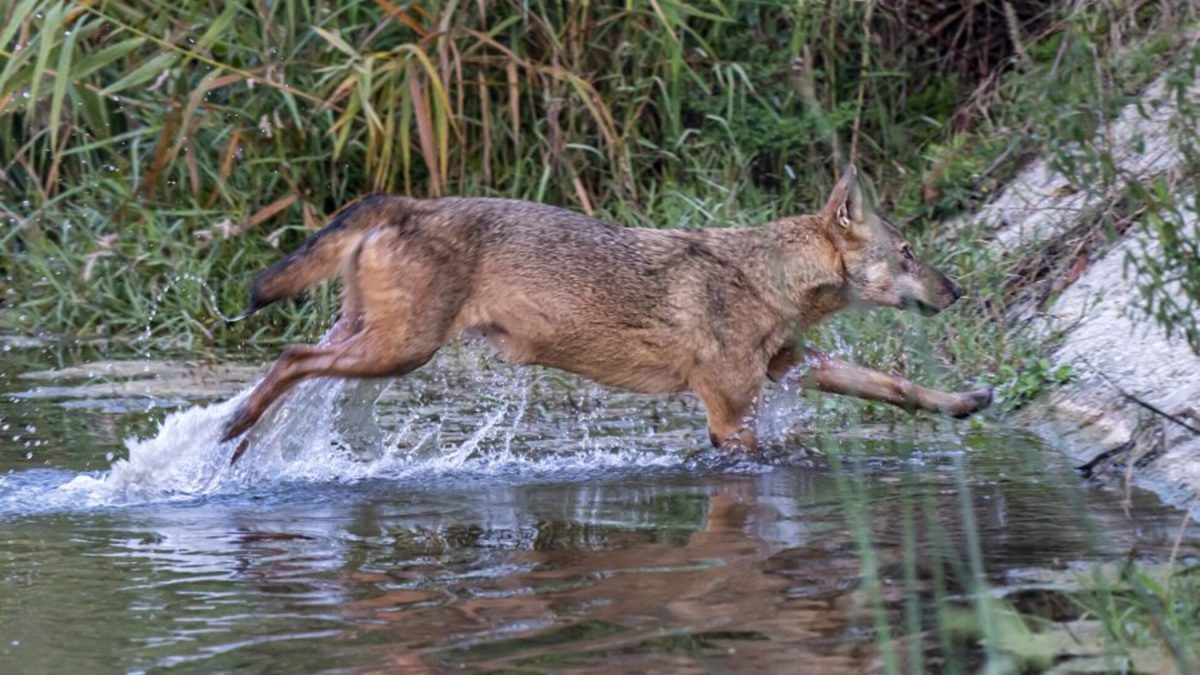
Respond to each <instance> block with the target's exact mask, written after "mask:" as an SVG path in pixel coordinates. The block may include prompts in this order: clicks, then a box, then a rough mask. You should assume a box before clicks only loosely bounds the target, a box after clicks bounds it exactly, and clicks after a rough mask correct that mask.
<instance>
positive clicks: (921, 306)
mask: <svg viewBox="0 0 1200 675" xmlns="http://www.w3.org/2000/svg"><path fill="white" fill-rule="evenodd" d="M903 302H904V308H905V309H915V310H917V311H918V312H920V313H921V314H922V315H924V316H933V315H934V314H937V313H939V312H941V311H942V308H941V307H935V306H933V305H931V304H929V303H928V302H925V301H924V300H919V299H917V298H904V300H903Z"/></svg>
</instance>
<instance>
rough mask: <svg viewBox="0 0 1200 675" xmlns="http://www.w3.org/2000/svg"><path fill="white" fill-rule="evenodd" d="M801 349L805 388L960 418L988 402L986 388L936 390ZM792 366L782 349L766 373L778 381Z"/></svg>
mask: <svg viewBox="0 0 1200 675" xmlns="http://www.w3.org/2000/svg"><path fill="white" fill-rule="evenodd" d="M804 351H805V364H804V365H806V366H807V370H806V371H804V373H803V374H802V375H801V376H800V383H801V385H802V386H803V387H804V388H806V389H816V390H818V391H824V392H827V393H830V394H841V395H843V396H855V397H857V398H864V399H867V400H869V401H881V402H883V403H890V404H892V405H894V406H897V407H900V408H904V409H905V410H909V411H913V410H928V411H929V412H936V413H944V414H948V415H952V416H954V417H960V418H961V417H967V416H969V415H971V414H974V413H976V412H979V411H980V410H983V409H984V408H986V407H988V406H989V405H991V403H992V390H991V389H990V388H987V389H978V390H976V391H968V392H946V391H938V390H936V389H928V388H926V387H922V386H921V385H919V384H914V383H912V382H910V381H908V380H906V379H904V378H901V377H894V376H892V375H885V374H883V373H881V372H879V371H876V370H871V369H869V368H863V367H862V366H856V365H854V364H852V363H848V362H846V361H842V360H841V359H836V358H834V357H832V356H829V355H828V354H825V353H823V352H819V351H817V350H815V349H805V350H804ZM795 365H796V360H795V358H794V355H793V352H792V351H791V350H790V349H787V350H784V351H782V352H780V353H779V354H777V355H776V356H775V358H774V359H772V361H771V366H770V369H769V375H770V377H771V379H772V380H775V381H779V380H780V379H782V378H783V376H784V375H785V374H787V372H788V371H789V370H791V368H792V367H793V366H795Z"/></svg>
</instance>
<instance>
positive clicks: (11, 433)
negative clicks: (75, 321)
mask: <svg viewBox="0 0 1200 675" xmlns="http://www.w3.org/2000/svg"><path fill="white" fill-rule="evenodd" d="M5 357H6V358H5V360H4V365H3V366H0V378H2V379H0V391H2V392H3V400H2V401H0V584H2V588H3V591H2V593H0V672H14V673H15V672H70V671H83V670H85V669H86V670H88V671H90V672H129V671H143V670H155V669H159V668H165V667H176V668H178V669H180V670H183V671H184V672H212V671H231V670H245V671H249V672H319V671H329V672H367V671H388V672H423V671H434V670H443V669H460V668H468V669H472V670H501V671H503V670H521V671H524V672H530V671H532V672H539V671H555V672H557V671H561V670H571V669H573V670H577V671H580V672H587V671H592V670H596V671H600V670H603V671H608V672H625V671H665V670H674V671H680V672H750V671H755V670H764V671H775V672H798V671H797V670H796V668H797V664H801V663H802V664H804V666H805V667H804V669H803V670H804V672H863V671H871V670H876V669H878V668H880V666H881V663H882V661H881V659H882V658H883V656H882V655H881V652H880V650H879V648H878V644H879V638H880V630H881V629H880V625H879V623H878V622H876V621H874V620H873V615H872V613H871V609H872V607H877V608H878V609H880V610H881V611H883V612H884V615H885V616H886V617H887V620H888V621H887V623H888V627H887V628H886V630H887V631H888V633H889V635H891V636H893V637H896V636H903V635H909V638H908V639H910V640H911V641H912V642H913V644H915V645H917V646H916V647H913V646H911V645H910V646H908V647H905V649H907V650H908V651H910V652H916V653H919V654H921V655H923V656H921V658H924V659H927V661H926V665H928V666H929V667H930V668H932V669H939V668H941V667H943V665H944V663H943V660H944V659H946V658H951V657H953V658H956V659H963V660H965V661H966V662H968V663H969V662H970V660H971V659H972V658H975V656H974V655H976V652H977V651H978V650H977V649H975V648H973V646H972V644H970V642H969V641H968V642H966V643H964V644H961V645H949V647H947V645H945V644H935V643H936V639H935V638H934V637H932V634H931V633H927V634H924V635H918V634H917V633H918V631H919V630H920V629H921V628H922V627H924V628H925V629H926V630H928V628H929V625H930V622H931V621H934V620H935V617H936V614H937V609H938V607H945V606H947V605H953V604H954V603H964V604H965V603H966V602H967V597H968V594H969V591H970V590H972V589H973V588H975V584H976V583H977V582H978V581H979V579H977V577H976V575H975V574H974V573H973V569H974V567H973V564H974V563H975V562H977V563H978V564H979V565H982V570H981V571H982V577H983V579H982V581H986V582H987V583H988V584H989V585H991V586H992V587H994V588H995V589H996V593H997V594H1003V592H1004V591H1005V589H1011V588H1015V587H1016V584H1017V582H1016V581H1015V580H1017V579H1020V578H1022V575H1023V574H1026V573H1027V572H1028V570H1030V569H1042V568H1051V569H1063V568H1067V569H1072V568H1078V569H1080V570H1084V569H1086V568H1087V567H1088V565H1090V564H1092V563H1095V562H1102V561H1113V560H1120V559H1122V557H1123V556H1126V555H1128V554H1129V553H1130V551H1133V550H1136V551H1137V555H1138V556H1139V557H1141V558H1142V559H1145V560H1164V559H1166V558H1167V557H1168V556H1169V555H1170V551H1171V548H1172V545H1173V544H1174V541H1175V538H1176V536H1177V535H1178V534H1179V530H1178V528H1179V525H1180V523H1181V521H1182V514H1181V513H1179V512H1176V511H1174V510H1171V509H1169V508H1167V507H1164V506H1162V505H1161V504H1160V503H1158V502H1157V501H1156V500H1155V499H1154V498H1153V497H1152V496H1150V495H1148V494H1144V493H1141V492H1135V493H1133V502H1132V505H1131V507H1130V509H1129V512H1128V514H1126V510H1125V508H1124V506H1123V504H1122V497H1123V495H1122V494H1121V493H1119V492H1117V491H1113V490H1110V489H1103V488H1098V487H1095V486H1090V485H1087V484H1086V483H1085V482H1084V481H1083V480H1082V479H1081V478H1080V477H1079V476H1078V475H1077V474H1076V473H1075V472H1074V471H1073V470H1072V468H1071V467H1070V466H1069V465H1068V464H1067V463H1066V462H1065V460H1064V459H1063V458H1061V457H1060V456H1059V455H1057V454H1056V453H1055V452H1053V451H1052V450H1050V449H1048V448H1046V447H1045V446H1043V445H1042V444H1041V443H1040V442H1039V441H1038V440H1037V439H1036V438H1034V437H1032V436H1030V435H1027V434H1025V433H1023V432H1021V431H1020V430H1014V429H1005V428H1003V427H996V426H994V425H988V426H986V427H985V429H986V430H985V431H971V430H970V427H969V425H968V424H967V423H944V422H938V423H932V422H929V421H928V420H925V421H919V422H917V423H911V422H904V423H901V424H898V425H895V426H892V427H890V428H889V427H869V428H862V429H857V430H855V433H853V434H848V433H823V434H819V433H815V432H813V431H812V429H814V428H816V427H818V426H819V425H820V420H821V416H820V415H819V414H817V413H814V412H813V411H812V408H811V405H810V404H809V403H807V402H805V401H804V400H803V399H801V398H800V397H799V396H798V395H797V394H796V393H795V392H789V391H775V392H773V394H772V399H771V402H770V404H769V405H768V409H767V412H766V414H765V415H764V420H763V422H762V432H763V435H764V437H765V438H766V441H767V442H766V445H767V448H766V449H765V451H764V452H763V453H762V454H761V455H760V456H759V457H756V458H752V459H744V458H742V459H730V458H726V457H721V456H719V455H717V454H716V453H714V452H713V451H711V450H709V449H708V448H707V447H706V446H707V441H706V436H705V433H704V431H703V415H702V413H701V411H700V410H699V407H698V405H697V404H696V403H695V402H694V401H693V400H690V399H689V398H686V397H640V396H631V395H626V394H620V393H616V392H612V391H610V390H606V389H603V388H600V387H597V386H595V385H591V384H588V383H585V382H582V381H579V380H576V379H574V378H570V377H567V376H563V375H561V374H557V373H553V372H550V371H543V370H531V369H516V368H512V367H508V366H503V365H500V364H496V363H495V362H493V361H491V360H490V359H488V358H486V357H485V356H483V355H481V354H479V353H476V352H475V351H473V350H471V349H466V350H451V351H449V352H448V353H447V354H446V355H443V356H440V357H439V358H438V360H437V361H436V362H435V363H434V364H431V367H428V368H426V369H424V370H422V371H421V372H420V373H419V374H418V375H417V376H415V377H412V378H408V379H406V380H404V381H402V382H401V383H399V384H397V385H395V386H393V387H392V388H390V389H389V390H388V391H387V393H386V394H384V397H383V399H382V400H381V401H380V404H379V411H380V414H379V419H380V426H379V428H376V427H375V425H374V423H373V421H372V417H371V416H370V415H369V414H368V413H367V412H366V411H369V410H370V406H369V405H366V404H365V403H364V401H369V400H371V399H372V398H373V397H374V394H375V393H377V392H376V391H371V390H369V389H370V388H369V387H366V390H364V388H363V387H349V388H346V387H343V386H342V385H339V384H337V383H332V382H317V383H313V384H312V385H310V386H309V387H307V388H306V390H304V391H301V392H298V394H297V395H296V396H293V397H291V398H290V399H289V400H288V401H287V403H286V404H285V405H283V406H280V408H279V409H277V410H276V411H275V413H274V414H273V415H272V416H270V417H269V418H268V419H267V420H266V421H265V423H264V425H263V428H262V429H259V430H258V431H256V432H255V434H256V435H255V437H254V440H253V443H252V446H251V449H250V451H248V452H247V455H246V457H245V459H244V460H243V461H242V462H240V463H239V464H238V466H237V467H235V468H233V469H230V468H229V467H228V456H229V452H230V448H229V447H227V446H222V445H221V444H219V443H217V442H216V440H215V439H216V437H217V435H218V434H219V428H220V421H221V420H222V419H223V416H224V414H225V413H226V412H227V409H228V406H226V405H224V404H221V403H214V402H216V401H221V400H224V399H225V398H227V397H229V396H233V395H236V394H237V393H238V392H239V391H241V390H242V389H243V388H244V386H245V385H247V384H248V383H250V382H252V381H253V380H254V378H256V377H257V375H258V373H260V372H261V367H260V366H259V365H257V362H256V363H254V364H250V365H243V364H239V363H236V362H235V360H234V359H232V358H230V357H227V356H222V357H220V358H217V359H214V360H210V362H209V363H201V362H188V361H186V360H178V359H159V360H155V361H148V360H145V359H129V358H118V359H111V358H101V355H99V354H97V353H94V352H93V351H88V350H83V351H71V350H67V351H63V350H58V349H51V348H39V347H32V348H23V349H22V348H18V349H10V351H8V352H6V354H5ZM208 404H212V405H211V407H208V408H204V407H202V406H204V405H208ZM160 426H161V429H160ZM127 437H134V440H130V441H128V442H126V440H125V439H126V438H127ZM137 439H140V440H137ZM1198 541H1200V540H1198V538H1197V536H1196V534H1195V533H1194V532H1188V533H1185V535H1184V537H1183V539H1182V543H1181V545H1180V553H1179V556H1180V557H1181V558H1182V559H1185V560H1193V559H1194V556H1196V555H1197V542H1198ZM865 552H869V556H868V557H867V558H864V553H865ZM972 553H975V554H976V555H975V556H973V555H972ZM864 560H866V562H865V563H864ZM866 578H871V579H873V578H878V579H879V581H880V583H879V586H878V587H879V589H880V591H879V594H878V597H875V596H874V595H873V592H872V591H871V588H872V585H871V584H870V583H867V581H865V579H866ZM914 622H915V623H914ZM914 628H915V629H917V630H913V629H914ZM914 635H916V637H913V636H914ZM926 643H928V644H926ZM947 649H949V652H947Z"/></svg>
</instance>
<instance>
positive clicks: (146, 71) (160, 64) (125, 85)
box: [100, 52, 179, 96]
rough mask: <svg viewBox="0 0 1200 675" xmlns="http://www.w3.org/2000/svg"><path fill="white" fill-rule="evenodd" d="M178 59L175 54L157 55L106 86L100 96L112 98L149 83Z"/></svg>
mask: <svg viewBox="0 0 1200 675" xmlns="http://www.w3.org/2000/svg"><path fill="white" fill-rule="evenodd" d="M178 59H179V55H178V54H176V53H175V52H167V53H165V54H159V55H158V56H156V57H154V58H152V59H150V60H149V61H147V62H145V63H143V64H142V65H140V66H138V67H137V68H136V69H135V70H134V71H133V72H132V73H129V74H128V75H126V76H125V77H122V78H121V79H119V80H117V81H116V82H114V83H112V84H110V85H108V86H107V87H105V88H104V89H102V90H101V91H100V94H101V95H102V96H112V95H113V94H116V93H118V92H121V91H124V90H126V89H129V88H130V87H136V86H138V85H139V84H144V83H146V82H149V81H150V80H151V79H153V78H154V77H156V76H158V75H159V74H160V73H162V72H163V71H164V70H168V69H170V68H171V66H173V65H175V62H176V61H177V60H178Z"/></svg>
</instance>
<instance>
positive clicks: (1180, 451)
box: [948, 76, 1200, 513]
mask: <svg viewBox="0 0 1200 675" xmlns="http://www.w3.org/2000/svg"><path fill="white" fill-rule="evenodd" d="M1179 95H1180V92H1177V91H1174V90H1172V89H1171V88H1170V87H1169V85H1168V79H1167V76H1164V77H1163V78H1161V79H1160V80H1158V81H1157V82H1155V83H1154V84H1152V85H1151V86H1150V87H1149V88H1148V89H1147V90H1146V92H1144V95H1143V96H1142V100H1141V101H1140V102H1139V105H1131V106H1129V107H1128V108H1126V109H1125V110H1124V111H1122V113H1121V114H1120V115H1119V116H1118V118H1117V119H1115V120H1114V121H1113V123H1112V124H1111V125H1109V127H1108V128H1107V129H1105V130H1103V134H1104V136H1103V139H1102V140H1099V141H1097V143H1096V147H1100V148H1102V149H1103V150H1104V151H1105V152H1106V154H1108V155H1110V156H1111V157H1112V159H1113V164H1114V168H1115V171H1114V172H1113V173H1114V174H1115V175H1116V179H1115V180H1112V181H1111V182H1109V183H1108V184H1105V185H1078V184H1076V181H1072V180H1071V179H1069V178H1068V177H1067V176H1065V175H1063V174H1062V173H1060V172H1059V171H1057V170H1056V169H1055V165H1054V163H1053V162H1052V161H1051V160H1050V159H1048V158H1043V159H1040V160H1037V161H1035V162H1033V163H1032V164H1030V165H1029V166H1027V167H1026V168H1025V169H1024V170H1023V171H1022V172H1021V173H1020V174H1019V175H1018V176H1017V178H1016V179H1015V180H1014V181H1013V182H1011V183H1010V184H1009V185H1008V186H1006V188H1005V189H1004V191H1003V192H1002V193H1000V194H999V196H998V197H997V198H995V199H994V200H993V201H992V202H991V203H989V204H987V205H985V206H984V207H983V208H981V209H980V210H979V211H977V212H976V213H974V214H971V215H970V216H967V217H965V218H962V219H959V220H958V221H955V222H952V223H949V224H948V225H949V231H950V232H954V233H956V234H957V235H958V236H980V235H979V233H981V232H982V233H983V235H982V236H984V237H985V238H987V239H988V240H989V243H990V246H991V247H992V249H993V250H994V251H995V252H997V253H998V254H999V255H1001V256H1003V257H1005V258H1009V259H1012V260H1015V261H1021V262H1025V263H1029V262H1030V261H1033V263H1032V264H1035V265H1037V266H1045V267H1048V268H1050V269H1051V270H1052V271H1051V272H1050V273H1049V274H1046V275H1044V277H1043V278H1039V279H1038V280H1037V282H1036V283H1037V285H1038V286H1039V287H1040V288H1039V289H1037V290H1036V292H1031V293H1029V295H1028V298H1029V299H1028V300H1027V301H1026V302H1025V303H1024V304H1023V305H1022V306H1020V307H1019V309H1018V310H1017V311H1016V314H1017V315H1016V316H1014V317H1012V318H1013V319H1014V322H1015V323H1016V324H1017V325H1019V326H1022V327H1021V328H1020V329H1019V330H1034V331H1039V332H1041V333H1042V334H1044V335H1047V336H1052V337H1053V339H1055V341H1056V344H1057V347H1056V350H1055V352H1054V354H1053V357H1052V360H1053V361H1054V365H1055V366H1056V367H1057V366H1059V365H1063V364H1066V365H1069V366H1070V367H1071V368H1072V371H1073V373H1074V378H1073V380H1072V381H1071V382H1070V383H1068V384H1067V385H1065V386H1063V387H1061V388H1059V389H1057V390H1055V391H1053V392H1051V393H1049V394H1048V395H1046V396H1043V397H1042V398H1041V399H1040V400H1038V401H1035V402H1034V403H1032V404H1031V405H1028V406H1027V407H1026V408H1025V409H1024V410H1023V411H1022V413H1021V416H1022V417H1023V418H1024V419H1025V421H1026V422H1028V423H1029V424H1030V425H1031V426H1032V427H1033V428H1035V429H1037V430H1038V431H1039V432H1041V434H1042V435H1043V436H1044V437H1045V438H1046V439H1047V440H1048V441H1049V442H1051V443H1052V444H1053V445H1055V446H1057V447H1059V448H1061V449H1062V450H1063V451H1065V452H1066V453H1067V454H1068V455H1069V456H1071V457H1072V459H1073V460H1074V461H1076V462H1077V463H1078V465H1079V466H1081V467H1084V470H1085V471H1087V472H1088V473H1090V474H1091V475H1094V476H1097V477H1105V478H1109V479H1113V480H1122V479H1129V480H1131V481H1132V482H1133V483H1134V484H1138V485H1141V486H1144V487H1147V488H1150V489H1152V490H1154V491H1155V492H1157V493H1158V494H1159V495H1161V496H1162V497H1163V498H1164V499H1166V500H1167V501H1169V502H1171V503H1174V504H1177V505H1181V506H1187V507H1188V508H1190V509H1191V510H1192V511H1193V513H1195V512H1196V511H1197V510H1200V431H1198V430H1200V356H1197V354H1195V353H1194V352H1193V351H1192V350H1191V349H1190V348H1189V347H1188V345H1187V343H1186V342H1185V341H1184V340H1183V339H1182V338H1180V337H1178V336H1175V337H1168V336H1167V334H1166V333H1165V331H1164V330H1163V329H1162V328H1161V327H1160V326H1158V325H1157V324H1156V323H1155V322H1154V321H1153V320H1151V319H1150V318H1149V317H1147V316H1146V315H1145V314H1144V313H1143V312H1142V311H1141V310H1140V309H1138V308H1137V303H1138V299H1139V294H1140V290H1139V288H1138V286H1137V283H1136V280H1135V279H1134V278H1133V275H1132V273H1129V274H1127V273H1126V267H1127V265H1126V261H1127V258H1128V256H1130V255H1133V254H1136V255H1154V251H1155V250H1156V246H1157V244H1156V242H1155V241H1154V239H1153V236H1152V235H1151V234H1150V232H1149V228H1148V227H1147V226H1146V224H1145V222H1146V217H1147V215H1146V214H1145V213H1138V212H1133V213H1130V214H1128V215H1127V217H1125V218H1124V219H1123V222H1120V221H1118V222H1120V226H1119V227H1118V228H1116V235H1117V236H1116V237H1115V238H1113V236H1112V235H1113V232H1108V233H1104V232H1103V231H1102V228H1101V226H1100V225H1099V223H1100V221H1101V220H1102V219H1103V218H1105V217H1108V218H1109V221H1110V222H1111V220H1112V218H1111V214H1112V213H1113V212H1114V211H1113V210H1114V209H1116V208H1119V204H1120V203H1121V200H1122V198H1123V196H1124V195H1126V194H1128V190H1129V185H1130V184H1131V183H1132V182H1134V181H1138V182H1143V183H1144V182H1145V181H1147V180H1152V179H1158V178H1162V179H1165V180H1166V181H1167V183H1168V184H1173V185H1178V186H1180V187H1179V188H1178V190H1179V191H1180V194H1179V203H1181V204H1183V203H1194V202H1193V199H1194V197H1193V196H1192V195H1191V194H1189V193H1190V191H1191V190H1194V189H1195V188H1194V185H1192V184H1191V181H1188V180H1180V176H1182V175H1185V173H1184V172H1185V168H1184V167H1185V163H1184V162H1185V160H1184V158H1183V157H1182V155H1181V152H1180V144H1179V139H1178V134H1179V128H1180V127H1179V124H1180V123H1181V120H1183V119H1184V118H1183V116H1181V115H1180V114H1179V107H1178V102H1179V98H1177V96H1179ZM1182 97H1183V98H1185V99H1188V100H1190V105H1195V104H1196V102H1197V101H1200V82H1196V83H1193V84H1192V85H1191V86H1190V87H1189V88H1187V89H1186V90H1185V91H1183V92H1182ZM1183 216H1184V223H1185V230H1186V231H1189V232H1192V231H1196V230H1195V228H1196V227H1197V223H1196V218H1197V216H1196V214H1195V213H1190V212H1184V214H1183ZM968 232H970V233H972V234H970V235H967V233H968ZM1042 256H1045V257H1047V258H1057V260H1048V261H1046V262H1043V261H1042V260H1041V259H1040V257H1042ZM1166 292H1168V293H1173V294H1182V293H1183V291H1182V289H1180V288H1179V287H1178V285H1175V286H1173V287H1172V286H1169V285H1168V287H1167V289H1166Z"/></svg>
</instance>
